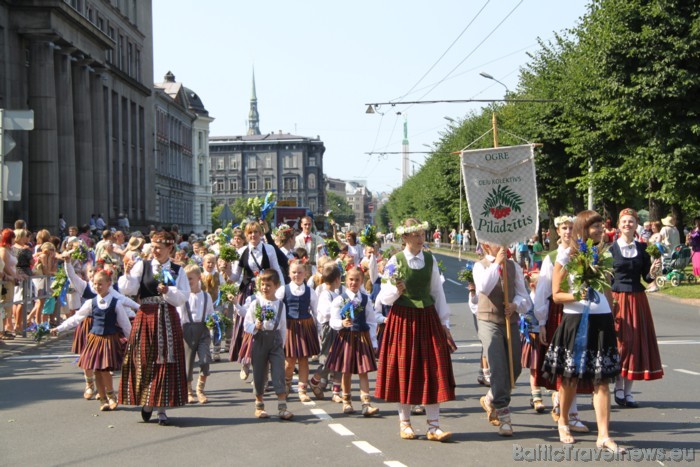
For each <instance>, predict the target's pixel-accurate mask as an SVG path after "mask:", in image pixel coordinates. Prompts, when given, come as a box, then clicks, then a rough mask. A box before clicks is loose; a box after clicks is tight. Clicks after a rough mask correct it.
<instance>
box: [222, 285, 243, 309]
mask: <svg viewBox="0 0 700 467" xmlns="http://www.w3.org/2000/svg"><path fill="white" fill-rule="evenodd" d="M238 290H239V287H238V284H233V283H231V284H228V283H226V284H221V285H220V286H219V297H220V300H221V301H222V302H223V303H224V305H228V304H229V303H234V302H235V301H236V295H238Z"/></svg>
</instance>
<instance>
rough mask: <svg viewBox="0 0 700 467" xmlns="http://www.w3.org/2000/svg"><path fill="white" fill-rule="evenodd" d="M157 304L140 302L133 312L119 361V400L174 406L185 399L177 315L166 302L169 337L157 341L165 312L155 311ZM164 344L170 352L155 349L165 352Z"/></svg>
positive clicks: (179, 328)
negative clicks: (120, 368)
mask: <svg viewBox="0 0 700 467" xmlns="http://www.w3.org/2000/svg"><path fill="white" fill-rule="evenodd" d="M158 307H159V305H156V304H150V305H143V304H142V305H141V308H139V311H138V312H137V313H136V318H135V319H134V323H133V326H132V328H131V336H129V341H128V343H127V346H126V354H125V356H124V363H123V365H122V379H121V384H120V390H119V403H120V404H123V405H150V406H154V407H178V406H182V405H185V404H186V403H187V374H186V373H185V349H184V338H183V335H182V325H181V324H180V317H179V315H178V314H177V311H176V310H175V307H174V306H172V305H167V306H166V308H165V313H168V319H169V321H170V330H169V331H168V330H167V329H166V334H169V335H170V336H171V337H172V339H170V338H169V337H170V336H168V339H167V341H168V342H159V339H158V337H159V334H160V333H159V331H158V328H159V325H160V326H163V321H164V320H165V316H164V313H159V311H158ZM159 321H160V323H159ZM170 346H172V347H170ZM166 347H168V348H170V350H172V355H169V356H168V357H167V358H166V356H164V355H162V353H161V352H159V348H160V349H163V353H166V352H165V351H166V350H167V349H166ZM168 353H169V352H168Z"/></svg>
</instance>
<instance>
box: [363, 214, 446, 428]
mask: <svg viewBox="0 0 700 467" xmlns="http://www.w3.org/2000/svg"><path fill="white" fill-rule="evenodd" d="M427 228H428V224H427V222H425V223H423V224H420V223H418V221H416V220H415V219H408V220H406V222H405V223H404V225H403V226H401V227H399V229H397V234H398V235H400V236H401V239H402V241H403V243H404V244H405V248H404V250H403V251H401V252H400V253H398V254H396V255H394V256H393V257H392V258H391V259H390V260H389V263H388V264H387V265H386V267H385V268H384V271H385V273H384V274H385V276H386V277H385V279H386V282H385V283H383V284H382V288H381V290H380V292H379V299H380V301H381V302H382V303H383V304H384V305H391V310H390V311H389V315H388V316H387V319H386V322H385V328H384V336H383V337H382V341H383V344H382V349H381V353H380V355H379V371H378V373H377V388H376V391H375V395H376V396H377V397H378V398H380V399H384V400H386V401H387V402H398V403H399V420H400V432H399V433H400V436H401V438H403V439H415V438H416V434H415V432H414V431H413V428H412V427H411V418H410V417H411V405H424V406H425V411H426V414H427V418H428V433H427V437H428V439H429V440H431V441H447V440H449V439H450V438H451V436H452V433H450V432H447V431H442V430H441V429H440V405H439V404H440V403H442V402H447V401H451V400H454V398H455V378H454V373H453V372H452V360H451V357H450V349H449V347H448V344H447V335H448V331H447V329H448V328H449V323H450V310H449V308H448V307H447V301H446V300H445V292H444V291H443V290H442V282H441V281H440V272H439V270H438V265H437V261H435V259H434V258H433V256H432V254H430V253H428V252H426V251H423V242H424V241H425V231H426V229H427ZM392 271H393V274H392Z"/></svg>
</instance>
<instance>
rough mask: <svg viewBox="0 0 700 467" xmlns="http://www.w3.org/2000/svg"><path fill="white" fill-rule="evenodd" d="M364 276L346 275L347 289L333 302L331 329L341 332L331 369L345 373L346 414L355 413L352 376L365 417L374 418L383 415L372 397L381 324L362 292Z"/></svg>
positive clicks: (332, 353) (354, 272) (356, 270)
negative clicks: (372, 373)
mask: <svg viewBox="0 0 700 467" xmlns="http://www.w3.org/2000/svg"><path fill="white" fill-rule="evenodd" d="M363 282H364V273H363V272H362V270H361V269H360V268H358V267H351V268H350V270H348V271H347V272H346V273H345V285H346V289H345V291H344V292H343V293H341V294H340V296H338V297H336V298H335V299H333V303H332V305H331V319H330V325H331V327H332V328H333V329H335V330H336V331H338V335H337V336H336V337H335V340H334V341H333V344H331V348H330V350H329V353H328V368H329V369H330V370H331V371H335V372H339V373H342V374H343V376H342V378H343V379H342V384H341V387H342V390H343V413H345V414H351V413H355V409H354V408H353V407H352V394H351V386H352V382H351V380H352V375H359V378H360V398H361V400H362V415H364V416H365V417H371V416H373V415H376V414H377V413H378V412H379V409H378V408H377V407H372V404H371V402H370V395H369V376H368V373H369V372H370V371H377V364H376V360H375V358H376V357H375V354H376V352H377V322H376V317H375V315H374V307H373V306H372V302H371V301H370V299H369V297H368V296H367V295H366V294H364V293H362V292H360V287H361V286H362V283H363Z"/></svg>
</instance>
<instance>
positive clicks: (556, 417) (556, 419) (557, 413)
mask: <svg viewBox="0 0 700 467" xmlns="http://www.w3.org/2000/svg"><path fill="white" fill-rule="evenodd" d="M560 417H561V413H560V411H559V400H558V399H557V393H556V392H553V393H552V420H554V423H559V418H560Z"/></svg>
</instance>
